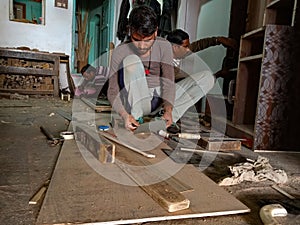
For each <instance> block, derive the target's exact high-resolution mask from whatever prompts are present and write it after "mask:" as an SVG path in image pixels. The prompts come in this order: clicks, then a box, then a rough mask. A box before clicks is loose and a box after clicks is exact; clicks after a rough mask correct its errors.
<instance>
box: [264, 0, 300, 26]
mask: <svg viewBox="0 0 300 225" xmlns="http://www.w3.org/2000/svg"><path fill="white" fill-rule="evenodd" d="M267 3H268V4H267V6H266V10H265V14H264V20H263V24H264V25H267V24H277V25H289V26H293V25H294V18H295V11H296V6H297V0H273V1H268V2H267Z"/></svg>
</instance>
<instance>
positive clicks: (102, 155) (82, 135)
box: [76, 127, 116, 163]
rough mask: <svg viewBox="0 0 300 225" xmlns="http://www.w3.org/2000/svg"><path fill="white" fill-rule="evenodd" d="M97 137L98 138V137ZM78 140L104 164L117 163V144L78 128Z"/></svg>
mask: <svg viewBox="0 0 300 225" xmlns="http://www.w3.org/2000/svg"><path fill="white" fill-rule="evenodd" d="M96 135H97V136H96ZM76 139H77V140H78V141H80V142H81V143H82V145H84V147H86V148H87V150H89V151H90V152H91V153H92V154H93V155H94V156H95V158H97V159H98V160H99V161H100V162H102V163H114V162H115V148H116V147H115V144H113V143H112V142H110V141H109V140H107V139H106V138H105V137H99V135H98V134H97V133H96V134H92V133H91V132H89V131H88V128H87V129H84V128H81V127H76Z"/></svg>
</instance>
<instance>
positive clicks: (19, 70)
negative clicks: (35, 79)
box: [0, 66, 57, 76]
mask: <svg viewBox="0 0 300 225" xmlns="http://www.w3.org/2000/svg"><path fill="white" fill-rule="evenodd" d="M0 73H8V74H22V75H39V76H49V75H50V76H57V71H56V70H49V69H35V68H28V67H19V66H0Z"/></svg>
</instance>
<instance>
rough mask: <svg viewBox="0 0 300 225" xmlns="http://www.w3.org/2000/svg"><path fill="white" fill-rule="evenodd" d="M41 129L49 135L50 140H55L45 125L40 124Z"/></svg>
mask: <svg viewBox="0 0 300 225" xmlns="http://www.w3.org/2000/svg"><path fill="white" fill-rule="evenodd" d="M40 129H41V131H42V132H43V134H44V135H45V136H46V137H47V139H48V140H51V141H53V140H55V138H54V136H53V135H52V134H51V133H50V132H49V131H48V130H47V129H46V128H45V127H43V126H40Z"/></svg>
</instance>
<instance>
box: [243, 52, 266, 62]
mask: <svg viewBox="0 0 300 225" xmlns="http://www.w3.org/2000/svg"><path fill="white" fill-rule="evenodd" d="M262 57H263V54H258V55H252V56H247V57H243V58H241V59H240V62H247V61H254V60H258V59H262Z"/></svg>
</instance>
